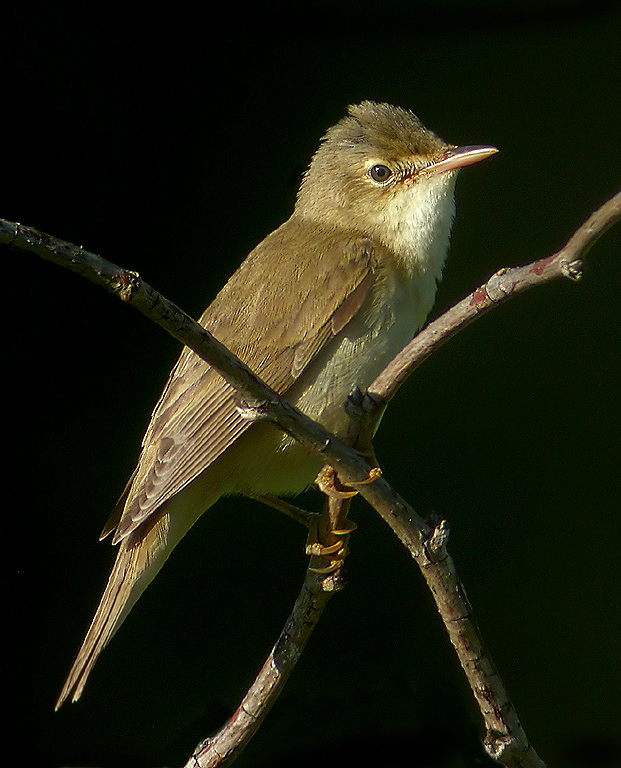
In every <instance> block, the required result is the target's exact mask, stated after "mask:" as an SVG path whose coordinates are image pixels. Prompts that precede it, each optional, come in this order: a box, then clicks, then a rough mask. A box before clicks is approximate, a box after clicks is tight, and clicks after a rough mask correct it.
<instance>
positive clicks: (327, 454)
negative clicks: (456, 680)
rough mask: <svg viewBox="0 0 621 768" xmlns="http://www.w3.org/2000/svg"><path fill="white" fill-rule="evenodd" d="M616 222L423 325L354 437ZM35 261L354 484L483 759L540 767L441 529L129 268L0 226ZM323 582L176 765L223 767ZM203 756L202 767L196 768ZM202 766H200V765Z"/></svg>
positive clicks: (581, 234)
mask: <svg viewBox="0 0 621 768" xmlns="http://www.w3.org/2000/svg"><path fill="white" fill-rule="evenodd" d="M620 217H621V193H620V194H617V195H616V196H615V197H613V198H612V199H611V200H610V201H608V202H607V203H606V204H605V205H603V206H602V207H601V208H600V209H599V210H598V211H597V212H596V213H594V214H593V216H591V217H590V218H589V220H588V221H587V222H586V223H585V224H584V225H583V226H582V227H580V229H578V230H577V231H576V233H575V234H574V235H573V236H572V238H571V239H570V240H569V242H568V243H567V245H566V246H565V247H564V248H563V249H562V250H561V251H559V252H558V253H556V254H554V255H553V256H550V257H547V258H544V259H540V260H538V261H535V262H533V263H532V264H528V265H526V266H524V267H517V268H512V269H504V270H500V271H499V272H497V273H496V274H495V275H494V276H493V277H492V278H490V280H488V281H487V282H486V283H485V284H484V285H482V286H480V287H479V288H478V289H477V290H475V291H474V292H473V293H472V294H470V295H469V296H468V297H466V298H465V299H464V300H463V301H461V302H460V303H459V304H457V305H456V306H455V307H453V308H452V309H451V310H449V311H448V312H447V313H445V314H444V315H442V317H440V318H438V319H437V320H436V321H434V323H431V324H430V325H429V326H428V327H427V328H426V329H425V330H423V331H422V332H421V333H420V334H419V335H418V336H417V337H416V339H414V341H412V342H411V343H410V344H409V345H408V347H406V348H405V349H404V350H403V352H402V353H401V354H400V355H398V356H397V357H396V358H395V360H393V362H392V363H391V364H390V365H389V366H388V367H387V368H386V369H385V371H384V372H383V373H382V374H381V375H380V376H378V378H377V379H376V380H375V382H374V383H373V384H372V386H371V387H370V388H369V391H368V393H367V398H366V404H367V407H366V410H365V412H364V415H363V417H362V418H361V419H360V421H359V427H360V430H361V431H363V432H364V431H365V429H366V432H367V433H368V434H371V433H372V431H373V426H374V424H375V423H376V422H377V418H378V415H379V413H380V412H381V411H382V410H383V409H384V408H385V407H386V404H387V403H388V402H389V400H390V399H391V398H392V396H394V394H395V392H396V391H397V390H398V388H399V387H400V386H401V385H402V384H403V382H404V381H405V379H406V378H407V377H408V376H409V375H410V374H411V373H412V372H413V371H414V370H415V369H416V368H417V367H418V366H419V365H420V364H421V363H422V362H423V361H424V360H425V359H426V358H427V357H428V356H429V355H430V354H431V353H432V352H433V351H434V350H435V349H437V347H438V346H439V345H440V344H442V343H443V342H444V341H446V340H447V339H448V338H450V337H451V336H453V335H454V334H455V333H457V331H459V330H461V328H463V327H465V326H466V325H467V324H469V323H470V322H472V321H473V320H474V319H475V318H476V317H479V316H480V315H481V314H483V313H484V312H487V311H488V310H489V309H491V308H492V307H494V306H497V305H498V304H500V303H502V302H503V301H505V300H506V299H508V298H510V297H511V296H514V295H517V294H518V293H520V292H522V291H524V290H527V289H529V288H532V287H534V286H536V285H541V284H543V283H545V282H549V281H550V280H554V279H557V278H559V277H569V278H571V279H574V280H575V279H578V278H579V277H580V268H581V261H580V260H581V259H582V258H583V256H584V255H585V254H586V252H587V250H588V248H590V246H591V245H592V244H593V243H594V242H595V240H596V239H597V238H598V237H599V236H600V235H601V234H602V233H603V232H604V231H605V230H606V229H607V228H608V227H609V226H611V225H612V224H613V223H614V222H615V221H617V220H618V219H619V218H620ZM2 243H4V244H6V245H8V246H9V247H12V248H15V249H18V250H20V251H27V252H31V253H35V254H37V255H39V256H42V257H43V258H45V259H48V260H50V261H53V262H55V263H57V264H60V265H61V266H64V267H66V268H68V269H71V270H72V271H75V272H77V273H79V274H82V275H83V276H85V277H87V278H88V279H89V280H91V281H92V282H95V283H97V284H99V285H102V286H103V287H105V288H106V289H107V290H110V291H112V292H113V293H115V294H116V295H117V296H119V298H121V299H122V300H124V301H126V302H128V303H130V304H132V306H134V307H136V308H137V309H138V310H139V311H141V312H142V313H143V314H145V315H146V316H147V317H149V318H150V319H151V320H153V321H154V322H156V323H158V324H159V325H161V326H162V327H163V328H164V329H165V330H167V331H168V332H169V333H170V334H171V335H172V336H174V337H175V338H176V339H178V340H179V341H181V342H182V343H183V344H186V345H187V346H189V347H190V348H191V349H193V350H194V352H196V353H197V354H198V355H200V357H202V358H203V359H204V360H206V362H208V363H209V364H210V365H212V366H213V367H214V368H216V369H217V370H218V371H219V372H220V373H221V375H223V376H224V378H225V379H226V380H227V381H228V382H229V383H230V384H231V385H232V386H233V387H235V388H236V389H237V390H238V391H239V392H240V394H241V395H242V397H243V399H244V406H243V407H242V408H241V410H242V411H243V412H244V413H245V414H246V415H247V417H248V418H251V419H270V420H272V421H274V422H275V423H277V424H278V425H279V426H280V427H281V428H282V429H284V430H285V431H286V432H288V433H289V434H291V435H293V436H294V437H295V438H296V439H298V440H299V441H300V442H301V443H302V444H304V445H305V446H306V447H307V448H308V449H309V450H311V451H313V452H315V453H316V454H318V455H319V456H321V458H322V459H323V461H325V462H326V463H327V464H330V465H331V466H332V467H334V469H335V470H336V471H337V472H338V475H339V478H340V479H341V480H342V481H343V482H345V483H348V484H352V485H356V487H357V488H358V490H359V492H360V494H361V495H362V496H363V497H364V498H365V499H366V500H367V501H368V502H369V503H370V504H371V505H372V506H373V507H374V508H375V509H376V510H377V511H378V512H379V514H380V515H381V516H382V517H383V518H384V520H385V521H386V522H387V523H388V524H389V525H390V527H391V528H392V530H393V531H394V532H395V534H396V535H397V536H398V537H399V539H400V540H401V541H402V543H403V544H404V545H405V546H406V547H407V548H408V550H409V552H410V553H411V555H412V557H413V558H414V559H415V560H416V562H417V563H418V565H419V567H420V569H421V571H422V573H423V576H424V577H425V579H426V581H427V584H428V585H429V587H430V589H431V591H432V593H433V595H434V599H435V601H436V605H437V607H438V610H439V612H440V614H441V616H442V619H443V621H444V623H445V625H446V627H447V631H448V633H449V636H450V638H451V642H452V644H453V646H454V648H455V650H456V652H457V655H458V657H459V660H460V663H461V665H462V667H463V669H464V671H465V673H466V676H467V678H468V682H469V684H470V686H471V688H472V691H473V694H474V696H475V699H476V700H477V703H478V705H479V708H480V710H481V714H482V717H483V721H484V724H485V729H486V736H485V739H484V745H485V748H486V750H487V752H488V753H489V754H490V755H491V756H492V757H494V758H495V759H497V760H498V761H499V762H501V763H502V764H503V765H505V766H506V767H507V768H542V766H543V765H544V764H543V763H542V761H541V760H540V759H539V757H538V756H537V755H536V753H535V752H534V750H533V748H532V747H531V746H530V744H529V743H528V740H527V738H526V735H525V733H524V731H523V729H522V727H521V725H520V723H519V720H518V718H517V715H516V713H515V710H514V709H513V708H512V706H511V704H510V702H509V699H508V697H507V695H506V692H505V690H504V687H503V685H502V682H501V680H500V678H499V676H498V673H497V671H496V669H495V667H494V665H493V663H492V662H491V660H490V658H489V656H488V655H487V654H486V652H485V650H484V647H483V643H482V640H481V638H480V635H479V632H478V629H477V627H476V624H475V622H474V620H473V618H472V611H471V607H470V604H469V603H468V600H467V598H466V596H465V592H464V590H463V587H462V585H461V584H460V582H459V580H458V578H457V574H456V571H455V567H454V564H453V561H452V560H451V558H450V556H449V555H448V553H447V551H446V542H447V538H448V528H447V526H446V523H445V522H444V521H425V520H424V519H423V518H421V517H420V516H419V515H417V513H416V512H415V511H414V510H413V509H412V508H411V507H409V506H408V505H407V504H406V502H404V501H403V499H401V498H400V497H399V496H398V494H396V492H395V491H394V490H393V489H392V488H391V487H390V486H389V485H388V483H387V482H386V480H385V478H383V477H379V478H378V479H377V480H376V481H375V482H372V483H367V484H364V480H365V479H366V478H368V476H369V471H370V469H371V467H370V465H369V463H368V462H367V461H366V460H365V459H364V457H363V456H362V455H361V454H360V453H358V452H357V451H355V450H353V449H352V448H350V447H349V446H347V445H346V444H345V443H343V442H342V441H340V440H338V439H337V438H336V437H334V436H333V435H331V434H330V433H328V432H326V430H324V429H323V428H322V427H321V426H320V425H319V424H316V423H315V422H313V421H312V420H311V419H309V418H307V417H306V416H304V415H303V414H302V413H300V412H299V411H297V410H296V409H295V408H293V407H292V406H291V405H289V404H288V403H286V402H283V401H282V400H281V399H280V398H279V397H278V395H276V393H275V392H274V391H273V390H271V389H270V388H269V387H267V386H266V385H265V384H264V383H263V382H261V381H260V379H258V377H256V376H255V375H254V374H253V373H252V372H251V371H250V370H249V369H248V368H247V367H246V366H245V365H244V364H243V363H241V362H240V361H239V360H238V359H237V358H235V356H234V355H232V354H231V353H230V352H228V350H227V349H226V348H225V347H223V346H222V345H221V344H219V343H218V342H217V341H216V340H215V339H213V337H212V336H211V335H210V334H209V333H208V332H207V331H205V330H204V329H203V328H201V326H199V325H198V323H196V322H195V321H194V320H192V319H191V318H190V317H189V316H188V315H187V314H186V313H184V312H183V311H182V310H181V309H180V308H179V307H177V306H176V305H175V304H173V303H172V302H169V301H168V300H167V299H165V298H164V297H163V296H161V295H160V294H159V293H157V292H156V291H155V290H154V289H153V288H151V287H150V286H149V285H148V284H147V283H145V282H144V281H142V280H141V278H140V277H139V276H138V275H137V274H136V273H134V272H130V271H128V270H125V269H121V268H120V267H117V266H116V265H114V264H111V263H110V262H107V261H105V260H104V259H101V258H100V257H98V256H96V255H95V254H92V253H89V252H88V251H85V250H84V249H83V248H82V247H78V246H74V245H70V244H68V243H65V242H63V241H60V240H57V239H56V238H53V237H50V236H49V235H44V234H42V233H39V232H37V231H36V230H34V229H31V228H29V227H24V226H21V225H19V224H13V223H11V222H7V221H5V220H2V219H0V244H2ZM338 575H339V570H338V567H337V569H336V570H335V571H334V574H329V575H328V576H326V575H325V574H320V573H318V572H317V571H316V570H312V569H309V572H308V573H307V577H306V580H305V582H304V586H303V589H302V592H301V593H300V596H299V597H298V600H297V601H296V605H295V608H294V610H293V612H292V614H291V616H290V618H289V621H288V622H287V625H286V627H285V629H284V630H283V633H282V634H281V637H280V638H279V641H278V643H277V644H276V645H275V646H274V649H273V650H272V652H271V654H270V657H269V658H268V659H267V661H266V663H265V665H264V667H263V668H262V670H261V672H260V673H259V676H258V677H257V679H256V680H255V683H254V684H253V686H252V687H251V689H250V690H249V692H248V694H247V695H246V697H245V698H244V701H243V702H242V704H240V707H239V708H238V709H237V710H236V712H235V714H234V715H233V717H232V718H231V719H230V720H229V721H228V723H227V724H226V725H225V726H224V728H223V729H222V730H221V731H220V732H219V733H218V734H217V735H216V736H214V737H212V738H211V739H208V740H207V741H206V742H203V744H201V745H200V746H199V748H198V749H197V751H196V752H195V754H194V756H193V757H192V758H191V760H190V762H189V763H188V765H187V768H198V767H200V768H205V766H212V765H213V766H215V765H225V764H226V763H227V762H230V761H231V760H232V759H233V758H234V757H235V756H236V754H238V753H239V751H240V750H241V749H242V748H243V746H244V745H245V743H246V742H247V741H248V739H249V738H250V737H251V736H252V734H253V733H254V732H255V731H256V729H257V728H258V726H259V724H260V722H261V720H262V718H263V717H264V716H265V714H266V713H267V711H268V709H269V707H270V706H271V704H272V703H273V701H274V700H275V698H276V697H277V695H278V693H279V691H280V689H281V688H282V686H283V685H284V682H285V681H286V679H287V677H288V675H289V674H290V672H291V670H292V669H293V666H294V665H295V663H296V661H297V659H298V658H299V655H300V653H301V651H302V649H303V647H304V645H305V643H306V641H307V639H308V637H309V635H310V633H311V631H312V629H313V627H314V625H315V623H316V621H317V620H318V618H319V615H320V614H321V611H322V609H323V607H324V606H325V603H326V602H327V597H329V594H330V588H328V587H327V586H326V585H328V584H330V580H331V579H332V580H333V582H332V583H333V587H332V588H333V589H336V588H338ZM201 759H204V760H205V761H204V762H201ZM210 761H211V762H210Z"/></svg>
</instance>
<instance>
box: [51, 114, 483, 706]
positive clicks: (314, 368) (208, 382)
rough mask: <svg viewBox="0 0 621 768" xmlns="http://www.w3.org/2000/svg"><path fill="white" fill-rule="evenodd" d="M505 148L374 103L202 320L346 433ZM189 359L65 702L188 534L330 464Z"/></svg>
mask: <svg viewBox="0 0 621 768" xmlns="http://www.w3.org/2000/svg"><path fill="white" fill-rule="evenodd" d="M496 151H497V150H496V149H495V148H494V147H487V146H476V147H455V146H451V145H449V144H446V143H445V142H444V141H442V140H441V139H439V138H438V137H437V136H436V135H435V134H433V133H431V132H430V131H428V130H427V129H426V128H425V127H424V126H423V125H422V124H421V122H420V121H419V120H418V118H417V117H415V115H413V114H412V113H411V112H409V111H406V110H404V109H400V108H398V107H393V106H390V105H388V104H377V103H374V102H370V101H365V102H363V103H361V104H358V105H355V106H351V107H349V112H348V115H347V116H346V117H345V118H344V119H343V120H341V121H340V122H339V123H337V125H335V126H333V127H332V128H330V129H329V130H328V132H327V133H326V135H325V136H324V137H323V140H322V143H321V145H320V147H319V149H318V150H317V152H316V153H315V155H314V157H313V159H312V161H311V164H310V167H309V168H308V170H307V172H306V174H305V176H304V178H303V180H302V183H301V185H300V189H299V191H298V195H297V201H296V205H295V210H294V212H293V214H292V215H291V217H290V218H289V219H288V220H287V221H286V222H285V223H284V224H282V225H281V226H280V227H279V228H278V229H276V230H275V231H274V232H272V233H271V234H270V235H268V236H267V237H266V238H265V240H263V241H262V242H261V243H260V244H259V245H258V246H257V247H256V248H255V249H254V250H253V251H252V253H251V254H250V255H249V256H248V258H247V259H246V260H245V261H244V262H243V264H242V265H241V266H240V267H239V269H238V270H237V271H236V272H235V274H234V275H233V276H232V277H231V279H230V280H229V281H228V283H227V284H226V285H225V286H224V288H223V289H222V290H221V291H220V293H219V294H218V295H217V296H216V298H215V299H214V301H213V302H212V304H211V305H210V306H209V307H208V308H207V310H206V311H205V312H204V313H203V315H202V317H201V318H200V323H201V324H202V325H203V326H204V327H205V328H207V329H208V330H209V331H210V332H211V333H212V334H213V335H214V336H215V337H216V338H217V339H218V340H219V341H221V342H222V343H223V344H225V345H226V346H227V347H228V348H229V349H230V350H231V351H232V352H234V353H235V354H236V355H237V356H238V357H239V358H241V360H243V361H244V362H245V363H246V364H247V365H248V366H249V367H250V368H251V369H252V370H253V371H254V372H255V373H257V374H258V375H259V376H260V377H261V378H262V379H263V380H264V381H265V382H266V383H267V384H269V385H270V386H271V387H272V388H273V389H275V390H276V391H277V392H278V393H279V394H280V395H281V396H283V397H284V398H286V399H287V400H288V401H290V402H291V403H293V404H294V405H295V406H297V407H298V408H300V409H301V410H302V411H303V412H305V413H306V414H307V415H309V416H310V417H311V418H313V419H315V420H316V421H318V422H320V423H321V424H322V425H323V426H324V427H325V428H326V429H328V430H330V431H331V432H333V433H334V434H336V435H338V436H343V435H344V434H345V432H346V428H347V421H348V417H347V414H346V412H345V408H344V405H345V402H346V400H347V398H348V396H349V395H350V394H351V393H352V392H353V390H354V389H355V388H356V387H359V388H360V389H362V390H364V389H365V388H366V387H367V386H368V385H369V384H370V383H371V381H373V379H374V378H375V377H376V376H377V374H378V373H380V371H381V370H382V369H383V368H384V366H385V365H386V364H387V363H388V362H389V361H390V360H391V359H392V358H393V357H394V356H395V354H396V353H397V352H399V351H400V350H401V349H402V348H403V347H404V346H405V345H406V344H407V343H408V342H409V341H410V340H411V339H412V337H413V336H414V334H415V333H416V331H417V330H418V329H420V327H421V326H422V324H423V322H424V321H425V318H426V317H427V314H428V312H429V310H430V309H431V307H432V305H433V302H434V298H435V293H436V287H437V283H438V281H439V280H440V277H441V274H442V268H443V265H444V261H445V257H446V251H447V247H448V242H449V235H450V230H451V224H452V220H453V215H454V202H453V190H454V186H455V177H456V175H457V174H456V172H457V170H458V169H459V168H462V167H463V166H466V165H470V164H472V163H476V162H478V161H479V160H483V159H484V158H486V157H489V156H490V155H492V154H493V153H494V152H496ZM234 395H235V393H234V391H233V390H232V389H231V387H230V386H229V385H228V384H226V383H225V381H224V380H223V379H222V378H221V377H220V376H219V375H218V373H216V372H215V371H214V370H213V369H212V368H210V367H209V366H208V365H207V364H206V363H204V362H203V361H202V360H201V359H200V358H199V357H197V356H196V355H195V354H194V353H193V352H192V351H190V350H189V349H187V348H186V349H184V350H183V352H182V353H181V357H180V358H179V361H178V362H177V364H176V365H175V367H174V369H173V371H172V373H171V374H170V377H169V379H168V383H167V384H166V387H165V389H164V392H163V394H162V396H161V398H160V400H159V402H158V403H157V405H156V407H155V410H154V412H153V416H152V418H151V423H150V424H149V427H148V429H147V432H146V434H145V436H144V439H143V441H142V452H141V454H140V458H139V460H138V466H137V467H136V470H135V471H134V474H133V475H132V477H131V478H130V480H129V482H128V484H127V486H126V488H125V491H124V493H123V496H122V498H121V500H120V501H119V503H118V505H117V507H116V509H115V511H114V512H113V515H112V517H111V519H110V520H109V522H108V524H107V525H106V527H105V529H104V532H103V534H102V537H103V536H106V535H108V534H109V533H111V532H112V531H114V537H113V540H112V541H113V544H117V545H118V552H117V556H116V561H115V563H114V567H113V569H112V573H111V574H110V578H109V580H108V584H107V586H106V589H105V591H104V594H103V597H102V599H101V602H100V604H99V607H98V608H97V611H96V613H95V616H94V618H93V621H92V623H91V626H90V628H89V630H88V633H87V635H86V638H85V640H84V642H83V644H82V647H81V648H80V651H79V653H78V656H77V658H76V660H75V662H74V664H73V667H72V668H71V671H70V673H69V676H68V678H67V681H66V683H65V685H64V687H63V689H62V692H61V694H60V697H59V699H58V703H57V705H56V706H57V708H58V707H60V705H61V704H62V703H63V702H64V701H65V700H66V699H67V698H68V697H69V696H71V697H72V700H73V701H76V700H77V699H78V698H79V697H80V695H81V694H82V691H83V689H84V685H85V683H86V680H87V678H88V676H89V674H90V672H91V670H92V668H93V665H94V664H95V662H96V660H97V658H98V657H99V654H100V653H101V651H102V649H103V648H104V646H105V645H106V644H107V643H108V641H109V640H110V638H111V637H112V635H113V634H114V632H115V631H116V630H117V629H118V628H119V626H120V625H121V623H122V622H123V620H124V619H125V617H126V616H127V614H128V613H129V611H130V610H131V608H132V606H133V605H134V604H135V602H136V600H137V599H138V598H139V597H140V595H141V594H142V592H143V591H144V590H145V588H146V587H147V585H148V584H149V583H150V582H151V581H152V579H153V578H154V577H155V575H156V574H157V573H158V571H159V570H160V568H161V567H162V565H163V564H164V562H165V560H166V558H167V557H168V556H169V555H170V553H171V551H172V550H173V548H174V547H175V546H176V545H177V544H178V542H179V541H180V539H181V538H182V537H183V536H184V535H185V534H186V533H187V531H188V530H189V529H190V527H191V526H192V525H193V524H194V523H195V522H196V520H198V518H199V517H200V516H201V515H202V514H203V512H205V511H206V510H207V509H209V507H211V506H212V505H213V504H215V503H216V501H217V500H218V499H219V498H220V497H221V496H223V495H230V494H243V495H246V496H251V497H252V496H255V497H256V496H262V495H268V494H269V495H272V496H287V495H294V494H297V493H300V492H301V491H303V490H304V489H305V488H307V487H308V486H309V485H311V484H312V482H313V480H314V479H315V477H316V475H317V472H318V471H319V469H320V468H321V462H320V461H319V460H318V459H317V458H315V457H314V456H311V455H310V454H308V453H307V452H306V451H305V450H304V449H303V448H302V447H300V446H299V445H298V444H297V443H296V442H295V440H293V439H292V438H290V437H288V436H287V435H285V434H284V433H282V432H281V431H280V430H278V429H277V428H276V427H274V426H273V425H270V424H265V423H263V424H261V423H259V424H252V425H250V424H249V422H248V421H247V420H245V419H244V418H243V417H242V416H241V415H240V413H239V411H238V409H237V408H236V405H235V396H234Z"/></svg>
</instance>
